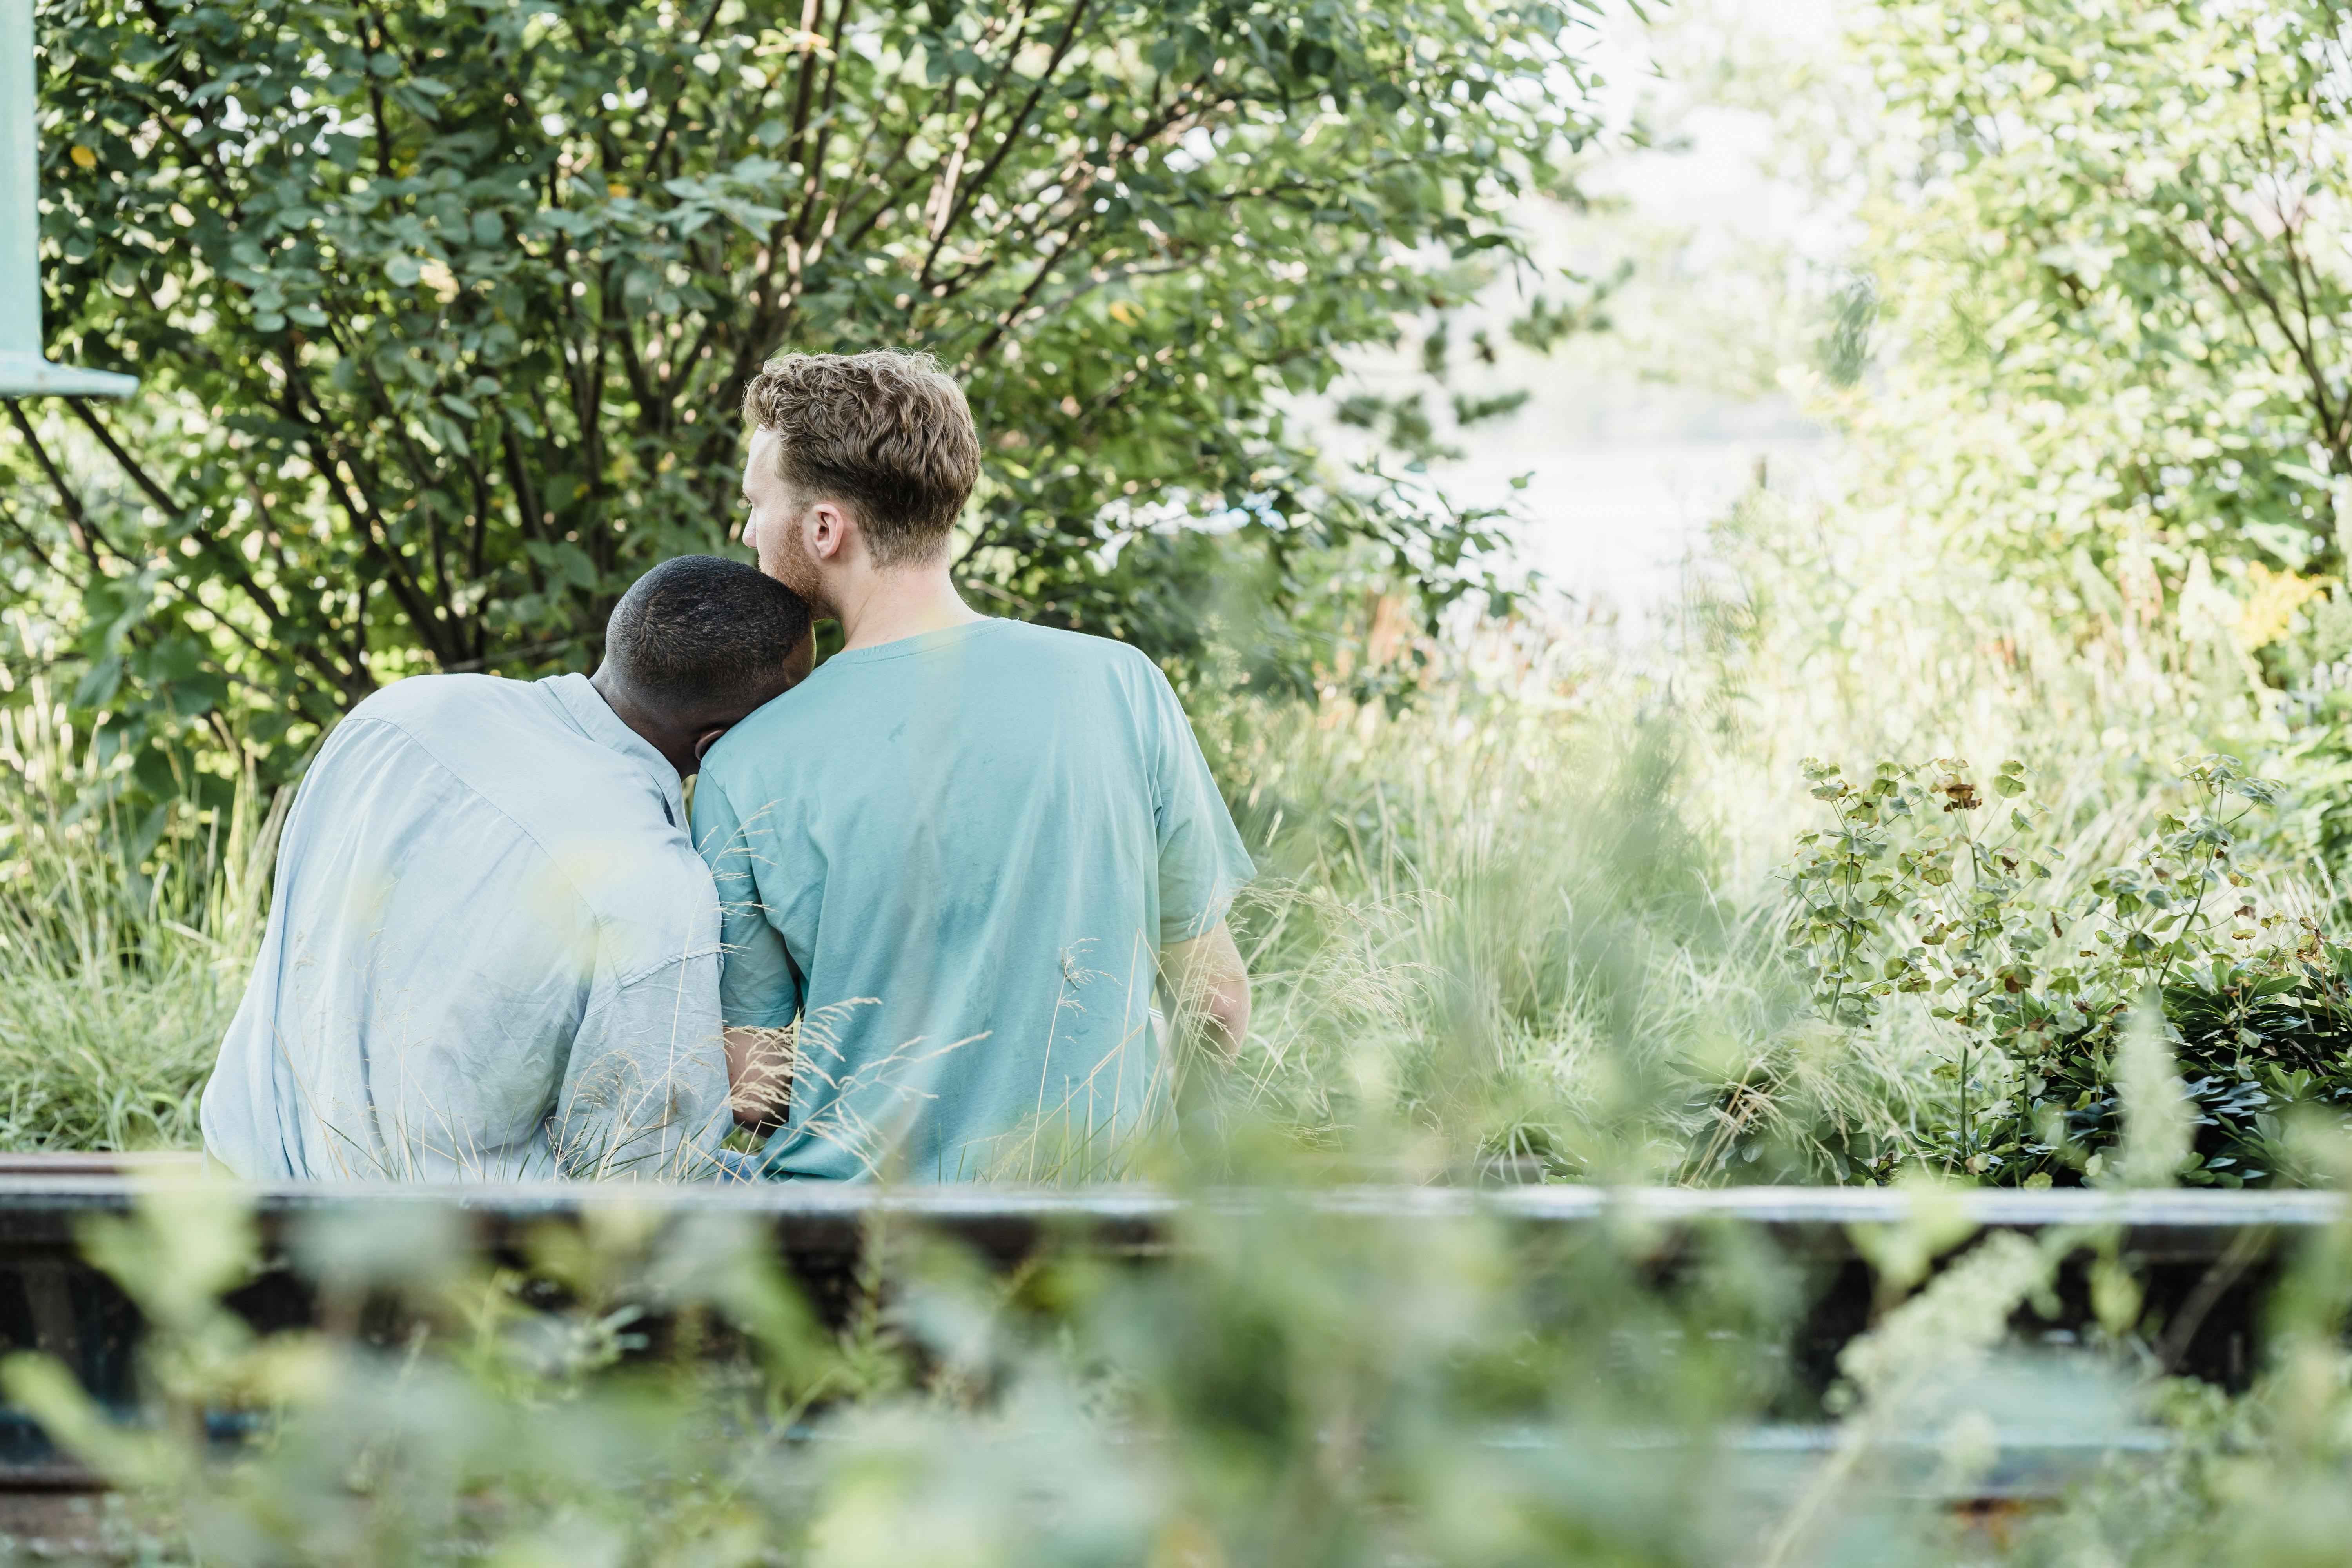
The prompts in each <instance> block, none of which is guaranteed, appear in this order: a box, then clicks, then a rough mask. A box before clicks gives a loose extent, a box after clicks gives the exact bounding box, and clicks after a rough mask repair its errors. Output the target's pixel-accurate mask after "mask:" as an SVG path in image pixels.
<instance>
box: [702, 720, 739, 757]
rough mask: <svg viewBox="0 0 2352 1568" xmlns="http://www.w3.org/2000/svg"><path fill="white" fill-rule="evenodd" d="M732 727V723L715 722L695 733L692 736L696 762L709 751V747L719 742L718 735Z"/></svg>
mask: <svg viewBox="0 0 2352 1568" xmlns="http://www.w3.org/2000/svg"><path fill="white" fill-rule="evenodd" d="M734 727H735V726H734V725H732V724H715V725H713V726H711V727H710V728H709V729H708V730H705V731H703V732H702V733H701V734H699V735H697V736H696V737H695V738H694V760H695V761H696V762H697V763H699V762H701V761H702V759H703V758H704V757H705V756H707V755H708V754H709V751H710V748H711V747H713V746H715V745H717V744H719V736H721V735H724V734H725V733H727V731H730V730H732V729H733V728H734Z"/></svg>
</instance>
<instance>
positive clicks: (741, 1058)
mask: <svg viewBox="0 0 2352 1568" xmlns="http://www.w3.org/2000/svg"><path fill="white" fill-rule="evenodd" d="M727 1103H728V1104H729V1105H730V1106H731V1107H733V1108H734V1111H735V1124H736V1125H737V1126H738V1127H748V1128H750V1129H751V1131H754V1132H772V1131H775V1130H776V1129H777V1128H779V1127H782V1125H783V1124H784V1118H785V1117H786V1115H788V1114H789V1113H790V1112H791V1110H792V1108H793V1032H792V1030H790V1029H752V1028H732V1029H729V1030H728V1031H727Z"/></svg>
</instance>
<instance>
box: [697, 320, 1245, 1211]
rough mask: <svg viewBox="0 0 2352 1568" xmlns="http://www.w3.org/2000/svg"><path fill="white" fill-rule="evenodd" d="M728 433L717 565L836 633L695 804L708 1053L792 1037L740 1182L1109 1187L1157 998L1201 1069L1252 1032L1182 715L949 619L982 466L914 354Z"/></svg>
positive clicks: (1223, 882)
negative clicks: (751, 1175) (766, 1176)
mask: <svg viewBox="0 0 2352 1568" xmlns="http://www.w3.org/2000/svg"><path fill="white" fill-rule="evenodd" d="M743 407H744V413H745V415H746V416H747V419H748V420H749V422H750V424H751V450H750V454H749V457H748V458H747V459H746V461H745V464H744V470H743V491H744V501H745V504H746V505H747V506H749V507H750V508H751V517H750V520H749V521H748V522H747V523H746V524H745V530H744V537H745V541H746V542H748V543H750V544H751V545H752V546H753V547H754V548H755V549H756V550H757V551H758V552H759V554H760V564H761V569H762V570H763V571H766V572H767V573H769V574H771V575H773V576H775V577H777V578H779V579H781V580H782V582H784V583H786V584H790V585H791V586H792V587H793V590H794V591H795V592H797V593H798V594H800V595H801V596H802V597H803V598H804V599H806V600H808V601H809V603H810V604H811V605H814V606H815V607H816V609H817V610H818V612H819V613H820V614H822V615H826V616H832V617H834V618H835V619H836V620H838V621H839V622H840V623H841V629H842V634H843V637H844V647H843V649H842V651H841V652H839V653H837V654H835V655H834V656H833V657H832V658H830V659H828V660H827V661H826V662H825V663H824V666H823V668H820V669H818V670H817V672H816V673H815V674H814V675H813V676H812V677H810V678H809V679H808V680H807V681H805V682H804V683H803V684H802V685H801V686H799V687H798V688H796V689H793V691H792V692H790V693H788V694H787V695H786V696H784V697H783V698H781V699H779V700H776V701H774V702H772V703H770V704H769V705H768V706H767V707H765V708H763V709H761V710H760V711H759V712H758V713H756V714H754V715H753V716H752V717H751V719H750V720H748V721H745V722H744V723H743V724H741V725H739V726H738V727H737V728H736V729H735V730H734V731H732V732H731V733H730V734H729V736H728V737H727V739H726V740H724V741H722V742H719V745H718V746H717V747H716V748H714V749H713V750H712V752H711V754H710V759H709V764H708V765H707V766H706V767H705V769H704V771H703V776H702V780H701V783H700V784H698V786H697V793H696V797H695V807H694V815H695V829H696V837H697V842H698V844H699V845H700V847H701V849H702V853H703V855H704V856H705V857H706V858H708V859H709V861H710V864H711V868H712V869H713V871H714V873H715V874H716V876H717V878H718V882H719V899H720V900H721V907H722V909H723V910H724V911H725V930H726V937H727V948H728V955H727V964H726V976H725V980H724V984H723V986H722V1006H723V1009H724V1011H725V1014H726V1018H727V1022H728V1024H729V1025H730V1048H733V1049H735V1050H737V1051H738V1052H739V1053H742V1052H746V1051H747V1050H754V1049H756V1047H759V1046H760V1044H761V1041H763V1040H778V1039H779V1037H780V1036H781V1032H782V1030H783V1029H784V1028H785V1027H786V1026H792V1025H793V1023H794V1020H795V1018H797V1019H798V1025H797V1029H796V1033H795V1037H794V1038H793V1043H792V1050H791V1056H790V1081H789V1120H788V1121H787V1122H786V1124H785V1127H784V1129H783V1131H782V1132H780V1133H779V1134H778V1135H777V1136H776V1137H775V1138H773V1139H772V1140H771V1141H770V1142H769V1145H768V1147H767V1149H766V1151H765V1152H764V1159H765V1162H766V1166H767V1169H768V1172H769V1173H771V1174H772V1175H778V1176H814V1177H833V1178H856V1177H865V1176H876V1175H897V1176H903V1177H907V1178H911V1179H914V1180H919V1181H944V1180H954V1179H959V1178H969V1177H975V1176H983V1175H998V1176H1013V1177H1034V1176H1036V1175H1040V1174H1043V1173H1046V1172H1048V1171H1051V1172H1053V1173H1058V1174H1063V1175H1068V1174H1073V1173H1086V1174H1093V1175H1105V1174H1115V1173H1118V1172H1119V1171H1120V1170H1122V1169H1123V1168H1124V1165H1125V1152H1126V1150H1127V1149H1128V1148H1129V1147H1131V1143H1130V1142H1129V1140H1130V1137H1131V1135H1132V1134H1133V1133H1134V1132H1135V1131H1136V1130H1137V1128H1138V1127H1139V1125H1141V1124H1142V1123H1143V1122H1144V1121H1146V1120H1147V1119H1148V1117H1149V1115H1150V1112H1151V1111H1152V1110H1153V1109H1154V1108H1155V1107H1156V1106H1158V1105H1160V1104H1163V1103H1165V1093H1166V1084H1165V1062H1164V1059H1163V1057H1162V1054H1161V1046H1160V1035H1159V1030H1158V1029H1157V1028H1156V1027H1155V1026H1154V1023H1153V1019H1152V1016H1151V1014H1152V1004H1153V997H1154V994H1155V991H1156V990H1158V989H1159V988H1160V986H1161V985H1162V984H1164V985H1165V988H1166V991H1167V993H1168V994H1169V995H1170V996H1171V998H1172V999H1173V1000H1175V1001H1177V1002H1178V1003H1179V1004H1180V1007H1179V1012H1180V1014H1182V1015H1184V1016H1193V1015H1197V1016H1198V1017H1199V1019H1200V1021H1201V1023H1202V1026H1203V1027H1202V1033H1203V1034H1204V1035H1205V1036H1206V1037H1207V1039H1208V1041H1209V1043H1210V1044H1211V1045H1212V1046H1213V1047H1214V1048H1215V1049H1217V1050H1219V1051H1220V1052H1222V1053H1224V1054H1230V1053H1231V1052H1233V1051H1234V1050H1235V1049H1236V1048H1238V1047H1239V1044H1240V1042H1241V1040H1242V1037H1244V1034H1245V1033H1246V1032H1247V1030H1248V1027H1249V1005H1250V992H1249V977H1248V973H1247V971H1246V970H1245V968H1244V965H1243V963H1242V959H1241V955H1240V953H1239V952H1238V951H1237V950H1236V948H1235V946H1234V939H1233V937H1232V934H1231V933H1230V932H1229V931H1227V930H1226V927H1225V912H1226V909H1227V906H1228V905H1229V904H1230V903H1231V902H1232V900H1233V897H1234V891H1235V889H1237V888H1238V887H1239V886H1240V885H1241V884H1242V883H1243V882H1244V880H1246V879H1248V878H1249V876H1250V875H1251V867H1250V862H1249V857H1248V856H1247V855H1245V854H1244V853H1243V850H1242V847H1241V842H1240V840H1239V838H1238V837H1236V836H1235V834H1234V825H1233V820H1232V818H1231V816H1229V815H1228V814H1227V813H1226V810H1225V805H1224V801H1223V798H1222V797H1220V795H1218V793H1217V790H1216V785H1215V784H1214V782H1213V780H1212V779H1211V777H1210V775H1209V770H1208V766H1207V764H1206V763H1204V762H1203V761H1202V756H1201V750H1200V747H1199V745H1198V743H1197V742H1194V740H1193V738H1192V730H1191V728H1190V726H1189V725H1188V724H1187V723H1186V721H1185V718H1184V711H1183V709H1182V708H1181V706H1180V705H1179V704H1178V702H1177V700H1176V695H1175V693H1174V692H1173V691H1172V690H1171V689H1169V685H1168V681H1167V679H1166V678H1165V677H1164V676H1162V675H1161V674H1160V670H1159V668H1157V667H1156V666H1154V665H1153V664H1152V662H1151V661H1150V659H1149V658H1145V657H1144V656H1143V655H1142V654H1141V653H1139V652H1138V651H1137V650H1136V649H1134V648H1131V647H1126V646H1124V645H1122V644H1119V643H1116V642H1111V641H1108V640H1107V639H1104V638H1101V637H1083V636H1079V635H1077V634H1076V633H1072V632H1065V631H1054V630H1050V629H1047V628H1045V627H1042V626H1025V625H1023V624H1021V623H1019V622H1016V621H1005V620H992V619H990V618H988V617H986V616H981V615H978V614H975V613H974V612H973V611H972V610H971V608H970V607H969V606H967V605H965V604H964V602H963V600H962V598H961V596H960V595H958V594H957V592H956V589H955V584H954V582H953V580H952V578H951V576H950V561H949V535H950V531H951V530H952V529H953V528H954V526H955V523H956V520H957V517H958V515H959V514H960V513H961V511H962V510H963V505H964V502H965V500H966V499H967V498H968V497H969V496H970V495H971V489H972V486H973V484H974V482H975V481H976V479H977V478H978V475H979V472H980V440H979V437H978V434H977V432H976V431H975V430H974V428H973V426H972V420H971V410H970V409H969V408H968V407H967V406H966V405H965V402H964V396H963V392H962V389H961V388H960V387H958V386H957V385H956V384H955V382H954V381H953V380H951V379H950V377H948V376H947V375H946V374H943V373H941V371H940V368H939V366H938V365H937V364H936V363H932V362H931V361H930V360H929V358H928V357H927V356H923V355H915V354H899V353H865V354H855V355H838V354H793V355H787V356H785V357H783V358H781V359H777V360H773V361H771V362H770V363H768V364H767V366H766V367H765V368H764V369H763V370H762V371H761V374H759V376H758V377H757V378H756V379H755V380H754V381H753V382H752V383H751V386H750V388H749V389H748V391H747V392H746V394H745V395H744V400H743ZM746 1076H747V1079H748V1078H749V1077H750V1076H751V1075H748V1074H747V1075H746ZM779 1076H780V1077H781V1075H779ZM778 1098H780V1099H781V1098H782V1096H779V1097H778Z"/></svg>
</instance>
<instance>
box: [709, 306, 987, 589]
mask: <svg viewBox="0 0 2352 1568" xmlns="http://www.w3.org/2000/svg"><path fill="white" fill-rule="evenodd" d="M743 416H744V418H745V419H746V420H747V421H748V422H749V424H750V425H751V452H750V454H749V457H748V458H747V459H746V461H745V463H744V465H743V500H744V504H745V505H746V506H748V507H750V508H751V519H750V521H748V522H747V523H746V524H745V525H744V531H743V537H744V542H746V543H748V544H750V545H751V547H752V548H753V549H755V550H757V551H758V552H760V569H761V571H763V572H766V573H767V574H769V575H771V576H772V577H775V578H777V579H778V580H779V581H781V582H783V583H787V584H791V585H792V586H793V588H794V589H796V590H798V591H799V592H800V593H801V594H802V595H803V596H805V597H806V598H808V599H809V601H810V602H811V603H813V604H814V605H817V606H818V607H819V608H820V609H823V610H826V611H830V612H834V613H838V609H839V605H840V601H841V589H842V586H843V584H845V581H847V580H849V579H850V578H853V577H854V576H855V575H856V574H861V573H890V572H907V571H925V570H939V569H941V568H943V567H944V565H945V563H946V560H947V548H948V532H949V531H950V529H952V528H953V527H954V526H955V521H956V518H957V516H958V515H959V514H960V513H961V511H962V510H963V504H964V502H965V501H966V500H969V499H970V498H971V487H972V485H973V483H974V481H975V480H977V479H979V477H980V437H979V436H978V435H977V433H975V432H974V430H973V429H972V423H971V408H970V407H969V406H967V405H966V404H965V403H964V398H963V389H962V388H961V387H959V386H958V385H956V384H955V382H954V381H953V380H952V379H951V378H950V377H949V376H948V374H946V373H945V372H944V371H942V370H940V367H939V364H938V363H937V362H936V361H934V360H933V359H932V358H931V357H930V356H929V354H905V353H863V354H785V355H783V356H782V357H781V358H777V359H772V360H770V361H769V362H768V363H767V364H766V365H764V366H762V367H761V371H760V374H758V375H756V376H754V377H753V378H752V379H751V385H749V386H747V387H746V388H744V390H743Z"/></svg>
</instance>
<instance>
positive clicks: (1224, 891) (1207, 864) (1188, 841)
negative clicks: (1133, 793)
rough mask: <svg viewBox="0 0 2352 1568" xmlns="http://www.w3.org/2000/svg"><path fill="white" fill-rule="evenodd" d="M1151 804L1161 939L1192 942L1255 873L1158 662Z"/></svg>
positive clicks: (1212, 924) (1205, 931) (1230, 904)
mask: <svg viewBox="0 0 2352 1568" xmlns="http://www.w3.org/2000/svg"><path fill="white" fill-rule="evenodd" d="M1150 671H1151V672H1150V703H1151V708H1152V714H1151V733H1152V739H1153V742H1154V745H1153V750H1154V751H1155V752H1156V753H1157V755H1156V758H1155V763H1154V765H1155V767H1156V769H1157V774H1158V776H1157V777H1155V778H1154V779H1153V780H1152V791H1153V795H1154V800H1153V808H1154V811H1155V813H1156V815H1157V817H1158V826H1159V830H1160V945H1161V946H1162V947H1165V946H1167V945H1169V944H1170V943H1171V942H1189V941H1191V940H1192V938H1194V937H1197V936H1205V935H1207V934H1208V933H1209V932H1210V931H1214V930H1215V929H1216V928H1217V922H1218V921H1222V920H1223V919H1224V918H1225V912H1226V910H1229V909H1231V908H1232V907H1233V901H1234V894H1235V893H1237V892H1239V891H1240V890H1241V888H1242V885H1243V884H1244V883H1245V882H1247V881H1248V880H1249V879H1251V878H1252V877H1254V876H1255V875H1256V874H1257V868H1255V867H1254V866H1252V865H1251V864H1250V858H1249V854H1248V852H1247V851H1245V850H1244V849H1243V847H1242V837H1241V835H1240V834H1239V833H1238V832H1236V831H1235V830H1234V817H1233V813H1232V812H1230V811H1228V810H1226V809H1225V799H1224V796H1223V795H1220V794H1219V793H1218V791H1217V781H1216V779H1215V778H1214V777H1213V776H1212V775H1211V773H1210V772H1209V760H1208V759H1207V758H1206V757H1204V756H1202V754H1201V742H1199V741H1198V740H1196V739H1195V738H1194V737H1193V734H1192V724H1191V723H1190V722H1189V721H1187V720H1186V719H1185V717H1184V705H1183V704H1182V703H1181V702H1179V701H1178V700H1176V692H1175V689H1174V688H1172V687H1171V686H1170V685H1169V684H1168V678H1167V677H1166V676H1165V675H1163V674H1161V673H1160V669H1159V668H1158V667H1157V666H1152V667H1150Z"/></svg>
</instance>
